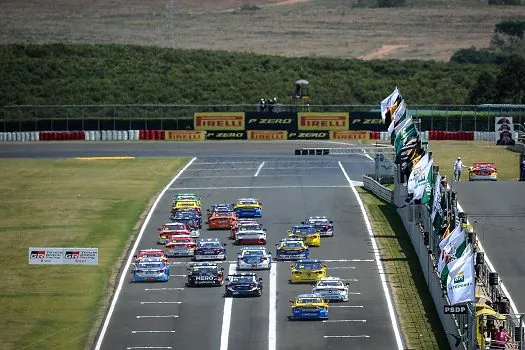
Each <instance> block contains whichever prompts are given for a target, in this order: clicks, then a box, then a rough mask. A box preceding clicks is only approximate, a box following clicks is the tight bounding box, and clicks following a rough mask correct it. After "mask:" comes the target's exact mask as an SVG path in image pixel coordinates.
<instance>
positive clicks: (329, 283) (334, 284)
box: [318, 281, 342, 287]
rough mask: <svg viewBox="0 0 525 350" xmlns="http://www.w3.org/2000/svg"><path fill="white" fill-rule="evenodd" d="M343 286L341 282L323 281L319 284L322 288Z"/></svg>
mask: <svg viewBox="0 0 525 350" xmlns="http://www.w3.org/2000/svg"><path fill="white" fill-rule="evenodd" d="M341 285H342V283H341V282H340V281H321V282H319V284H318V286H320V287H340V286H341Z"/></svg>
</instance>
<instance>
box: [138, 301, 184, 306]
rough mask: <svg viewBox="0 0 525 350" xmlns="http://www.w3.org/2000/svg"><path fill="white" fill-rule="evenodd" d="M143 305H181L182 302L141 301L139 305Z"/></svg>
mask: <svg viewBox="0 0 525 350" xmlns="http://www.w3.org/2000/svg"><path fill="white" fill-rule="evenodd" d="M144 304H182V301H141V302H140V305H144Z"/></svg>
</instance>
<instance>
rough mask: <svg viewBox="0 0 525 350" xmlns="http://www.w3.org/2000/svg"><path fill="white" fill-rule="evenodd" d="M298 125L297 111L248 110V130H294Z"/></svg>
mask: <svg viewBox="0 0 525 350" xmlns="http://www.w3.org/2000/svg"><path fill="white" fill-rule="evenodd" d="M296 125H297V114H296V113H287V112H282V113H267V112H246V129H248V130H292V129H295V127H296Z"/></svg>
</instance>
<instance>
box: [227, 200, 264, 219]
mask: <svg viewBox="0 0 525 350" xmlns="http://www.w3.org/2000/svg"><path fill="white" fill-rule="evenodd" d="M233 210H234V211H235V213H236V214H237V216H239V217H240V218H260V217H262V203H261V202H259V200H257V199H255V198H239V199H237V201H236V202H235V204H234V205H233Z"/></svg>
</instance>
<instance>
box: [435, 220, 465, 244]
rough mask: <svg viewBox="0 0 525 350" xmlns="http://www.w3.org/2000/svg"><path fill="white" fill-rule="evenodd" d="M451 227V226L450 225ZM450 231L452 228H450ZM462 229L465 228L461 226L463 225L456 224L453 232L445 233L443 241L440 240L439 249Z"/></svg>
mask: <svg viewBox="0 0 525 350" xmlns="http://www.w3.org/2000/svg"><path fill="white" fill-rule="evenodd" d="M449 227H450V226H449ZM449 231H450V230H449ZM461 231H463V228H462V227H461V225H458V226H456V227H455V228H454V229H453V230H452V232H449V234H447V235H443V238H442V239H441V242H439V249H443V248H445V246H446V245H447V244H448V241H449V239H450V238H451V237H452V236H454V237H455V236H456V235H458V234H459V233H460V232H461ZM445 233H446V232H445Z"/></svg>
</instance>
